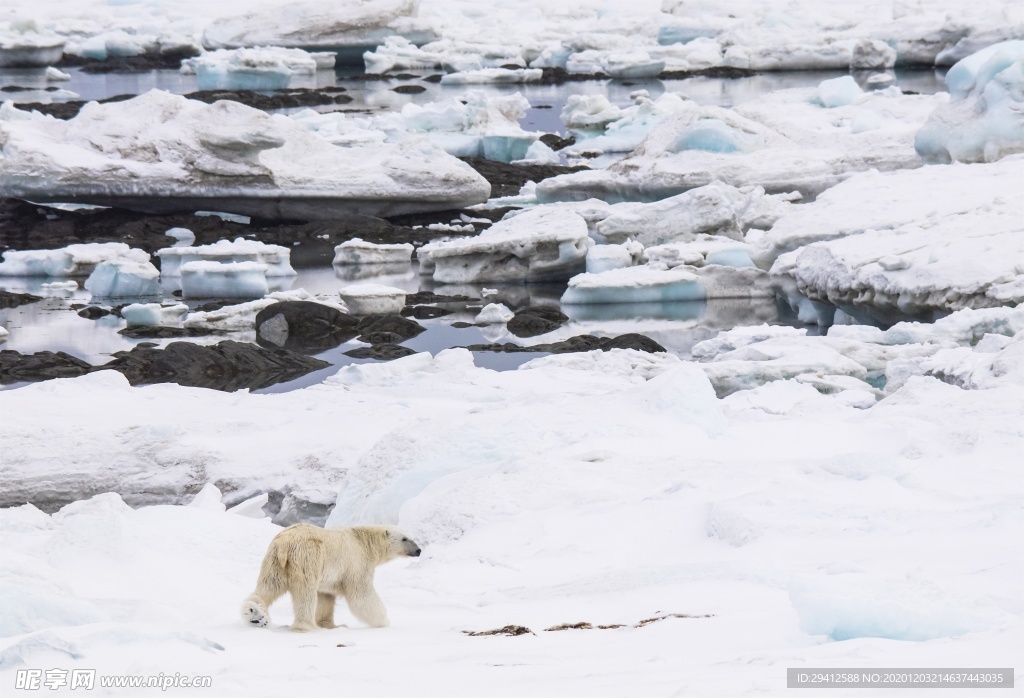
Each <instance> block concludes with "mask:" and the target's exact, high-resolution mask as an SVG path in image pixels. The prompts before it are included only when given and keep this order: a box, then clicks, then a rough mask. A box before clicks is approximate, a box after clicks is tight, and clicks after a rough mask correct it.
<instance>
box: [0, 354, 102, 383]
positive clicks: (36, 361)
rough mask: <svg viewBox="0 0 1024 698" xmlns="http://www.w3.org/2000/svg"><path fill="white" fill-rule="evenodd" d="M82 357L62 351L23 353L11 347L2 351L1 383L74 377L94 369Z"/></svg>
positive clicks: (0, 360) (0, 359)
mask: <svg viewBox="0 0 1024 698" xmlns="http://www.w3.org/2000/svg"><path fill="white" fill-rule="evenodd" d="M92 370H93V368H92V366H91V365H90V364H89V363H87V362H85V361H83V360H82V359H79V358H76V357H74V356H71V355H70V354H65V353H64V352H62V351H58V352H52V351H39V352H36V353H35V354H21V353H19V352H16V351H13V350H11V349H6V350H3V351H0V384H2V385H7V384H9V383H20V382H23V381H27V382H36V381H45V380H50V379H51V378H73V377H75V376H84V375H85V374H86V373H89V372H90V371H92Z"/></svg>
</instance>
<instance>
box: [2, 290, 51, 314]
mask: <svg viewBox="0 0 1024 698" xmlns="http://www.w3.org/2000/svg"><path fill="white" fill-rule="evenodd" d="M41 300H43V299H42V297H41V296H33V295H32V294H31V293H12V292H11V291H4V290H3V289H0V309H6V308H17V307H18V306H19V305H28V304H29V303H37V302H39V301H41Z"/></svg>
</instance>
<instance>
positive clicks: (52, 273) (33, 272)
mask: <svg viewBox="0 0 1024 698" xmlns="http://www.w3.org/2000/svg"><path fill="white" fill-rule="evenodd" d="M3 256H4V261H3V262H0V276H49V277H60V276H89V275H90V274H92V273H93V271H94V270H95V269H96V267H97V265H99V264H102V263H103V262H117V261H125V262H131V263H135V264H148V263H149V254H148V253H146V252H145V251H144V250H137V249H132V248H129V247H128V245H126V244H124V243H123V242H90V243H83V244H75V245H68V246H67V247H62V248H60V249H57V250H7V251H6V252H4V255H3Z"/></svg>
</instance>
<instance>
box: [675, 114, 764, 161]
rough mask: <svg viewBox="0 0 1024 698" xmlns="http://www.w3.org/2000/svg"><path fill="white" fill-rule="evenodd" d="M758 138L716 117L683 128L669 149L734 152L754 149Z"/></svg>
mask: <svg viewBox="0 0 1024 698" xmlns="http://www.w3.org/2000/svg"><path fill="white" fill-rule="evenodd" d="M758 145H760V139H758V138H757V136H754V135H753V134H749V133H743V132H742V131H739V130H737V129H734V128H733V127H731V126H729V125H728V124H726V123H724V122H722V121H719V120H718V119H701V120H700V121H697V122H695V123H693V124H691V125H690V126H687V127H686V128H685V129H683V132H682V133H680V134H679V138H678V139H676V142H675V144H674V145H673V146H672V148H671V150H672V151H673V152H677V153H678V152H680V151H683V150H706V151H708V152H711V153H735V152H738V151H748V150H754V149H756V148H757V147H758Z"/></svg>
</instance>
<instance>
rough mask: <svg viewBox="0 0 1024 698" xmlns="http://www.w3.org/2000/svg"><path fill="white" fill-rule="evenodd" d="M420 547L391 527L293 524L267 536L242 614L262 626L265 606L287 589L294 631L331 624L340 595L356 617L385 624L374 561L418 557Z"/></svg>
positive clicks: (267, 615)
mask: <svg viewBox="0 0 1024 698" xmlns="http://www.w3.org/2000/svg"><path fill="white" fill-rule="evenodd" d="M419 554H420V547H419V546H418V545H416V543H415V542H414V541H412V540H410V539H409V537H408V536H407V535H405V534H404V533H402V532H401V531H400V530H398V529H397V528H395V527H394V526H355V527H353V528H340V527H339V528H319V527H318V526H313V525H310V524H295V525H294V526H289V527H288V528H286V529H284V530H283V531H281V532H280V533H278V534H277V535H276V536H274V539H273V540H272V541H270V547H269V548H268V549H267V554H266V555H265V556H264V558H263V564H262V565H261V566H260V576H259V579H258V580H257V582H256V591H254V592H253V593H252V594H250V595H249V597H248V598H247V599H246V600H245V603H243V604H242V618H243V619H244V620H245V622H247V623H251V624H253V625H256V626H258V627H264V626H266V625H267V624H268V623H270V613H269V611H268V609H269V608H270V605H271V604H272V603H274V601H275V600H277V599H278V598H279V597H281V596H283V595H284V593H285V592H288V593H290V594H291V596H292V607H293V608H294V611H295V621H294V622H293V624H292V626H291V629H292V630H294V631H296V632H306V631H308V630H314V629H316V627H317V626H320V627H321V628H336V627H338V626H336V625H335V624H334V602H335V599H336V597H338V596H344V597H345V600H346V601H347V602H348V607H349V609H350V610H351V611H352V615H354V616H355V617H356V618H358V619H359V620H361V621H363V622H364V623H366V624H367V625H369V626H371V627H374V628H383V627H385V626H387V624H388V612H387V610H386V609H385V608H384V604H383V603H382V602H381V600H380V597H379V596H377V592H376V591H375V590H374V588H373V572H374V569H375V568H376V567H377V565H380V564H383V563H385V562H387V561H388V560H394V559H395V558H396V557H401V556H408V557H419Z"/></svg>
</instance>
